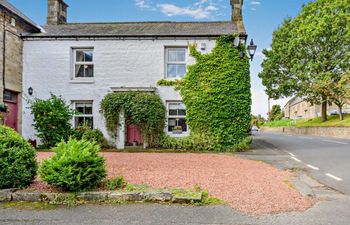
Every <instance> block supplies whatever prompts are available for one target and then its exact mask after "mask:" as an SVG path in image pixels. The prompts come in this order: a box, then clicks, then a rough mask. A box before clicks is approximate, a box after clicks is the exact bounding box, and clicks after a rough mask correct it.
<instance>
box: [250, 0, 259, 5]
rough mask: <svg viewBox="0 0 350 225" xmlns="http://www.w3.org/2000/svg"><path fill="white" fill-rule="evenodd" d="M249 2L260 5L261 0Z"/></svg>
mask: <svg viewBox="0 0 350 225" xmlns="http://www.w3.org/2000/svg"><path fill="white" fill-rule="evenodd" d="M250 4H251V5H260V4H261V2H259V1H256V0H253V1H251V2H250Z"/></svg>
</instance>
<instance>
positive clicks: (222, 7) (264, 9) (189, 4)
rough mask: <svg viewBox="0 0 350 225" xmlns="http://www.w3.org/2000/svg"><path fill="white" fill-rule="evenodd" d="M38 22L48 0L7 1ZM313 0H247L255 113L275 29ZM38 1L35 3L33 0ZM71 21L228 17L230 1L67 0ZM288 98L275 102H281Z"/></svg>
mask: <svg viewBox="0 0 350 225" xmlns="http://www.w3.org/2000/svg"><path fill="white" fill-rule="evenodd" d="M8 1H9V2H11V3H12V4H13V5H14V6H15V7H17V8H18V9H19V10H21V11H22V12H24V13H25V14H26V15H27V16H29V17H30V18H31V19H32V20H34V21H35V22H36V23H38V24H45V22H46V16H47V0H8ZM309 1H311V0H244V10H243V14H244V22H245V25H246V28H247V32H248V34H249V39H250V38H254V41H255V43H256V44H257V45H258V50H257V54H256V57H255V59H254V61H253V62H252V64H251V78H252V94H253V113H254V114H262V115H264V116H266V113H267V97H266V95H265V94H264V87H263V86H262V85H261V81H260V79H259V78H258V73H259V71H260V70H261V67H260V64H261V62H262V60H263V55H262V54H261V51H262V49H263V48H269V46H270V44H271V38H272V32H273V30H274V29H276V28H277V27H278V26H279V25H280V24H281V23H282V22H283V20H284V19H285V18H287V17H288V16H295V15H297V14H298V12H299V11H300V9H301V7H302V5H303V4H306V3H307V2H309ZM34 2H35V3H34ZM66 3H67V4H68V5H69V6H70V7H69V9H68V21H69V22H115V21H118V22H120V21H156V20H162V21H164V20H167V21H168V20H172V21H200V20H209V21H210V20H229V19H230V16H231V8H230V1H229V0H98V1H97V0H66ZM285 102H286V100H279V101H275V102H273V103H277V104H281V105H282V106H283V105H284V103H285Z"/></svg>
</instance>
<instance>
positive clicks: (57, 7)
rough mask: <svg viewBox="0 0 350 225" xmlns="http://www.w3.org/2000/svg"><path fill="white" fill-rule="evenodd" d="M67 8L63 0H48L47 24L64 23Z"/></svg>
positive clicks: (65, 21)
mask: <svg viewBox="0 0 350 225" xmlns="http://www.w3.org/2000/svg"><path fill="white" fill-rule="evenodd" d="M67 8H68V5H67V4H66V3H65V2H64V0H48V14H47V25H61V24H66V23H67Z"/></svg>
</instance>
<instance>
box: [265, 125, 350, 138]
mask: <svg viewBox="0 0 350 225" xmlns="http://www.w3.org/2000/svg"><path fill="white" fill-rule="evenodd" d="M261 130H262V131H265V132H278V133H287V134H297V135H311V136H321V137H334V138H347V139H350V127H276V128H272V127H262V128H261Z"/></svg>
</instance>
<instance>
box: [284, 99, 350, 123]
mask: <svg viewBox="0 0 350 225" xmlns="http://www.w3.org/2000/svg"><path fill="white" fill-rule="evenodd" d="M283 110H284V116H285V118H289V119H297V118H304V119H313V118H316V117H320V116H321V110H322V107H321V105H312V104H310V103H309V102H307V101H305V100H304V99H303V98H301V97H293V98H291V99H290V100H289V101H288V102H287V104H286V105H285V106H284V109H283ZM343 112H344V113H350V104H346V105H345V106H344V108H343ZM337 113H338V107H337V106H336V105H334V104H332V105H329V106H328V108H327V114H328V115H331V114H337Z"/></svg>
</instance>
